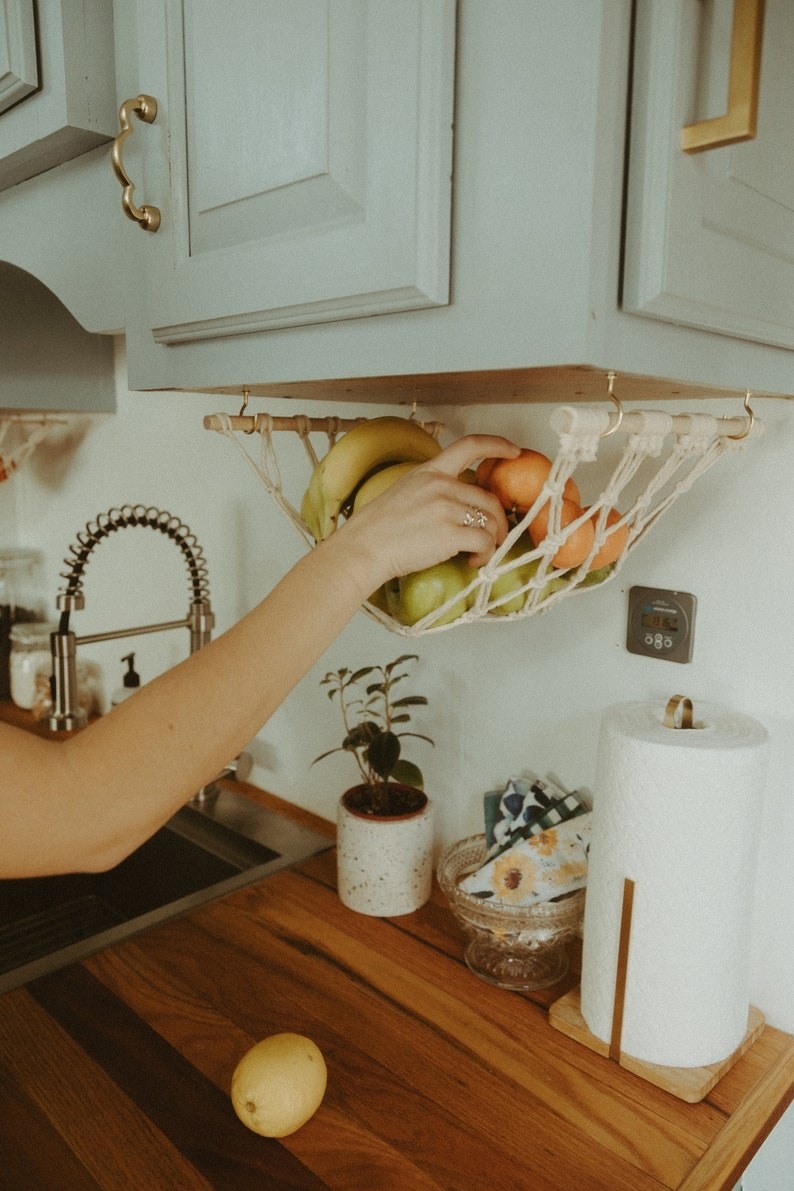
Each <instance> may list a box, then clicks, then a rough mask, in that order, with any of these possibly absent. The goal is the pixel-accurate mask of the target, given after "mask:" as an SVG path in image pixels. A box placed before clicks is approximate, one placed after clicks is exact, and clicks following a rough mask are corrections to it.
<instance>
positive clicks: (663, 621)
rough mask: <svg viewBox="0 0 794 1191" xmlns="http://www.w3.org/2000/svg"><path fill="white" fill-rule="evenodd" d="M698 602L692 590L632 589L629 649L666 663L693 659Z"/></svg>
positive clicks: (628, 626) (628, 624)
mask: <svg viewBox="0 0 794 1191" xmlns="http://www.w3.org/2000/svg"><path fill="white" fill-rule="evenodd" d="M696 603H697V601H696V600H695V597H694V596H693V595H691V594H690V593H689V592H688V591H666V590H665V589H664V588H661V587H632V588H630V589H629V614H628V623H627V626H626V649H628V651H629V653H639V654H643V655H644V656H645V657H649V658H660V659H662V660H663V661H666V662H688V661H691V659H692V646H693V643H694V636H695V605H696Z"/></svg>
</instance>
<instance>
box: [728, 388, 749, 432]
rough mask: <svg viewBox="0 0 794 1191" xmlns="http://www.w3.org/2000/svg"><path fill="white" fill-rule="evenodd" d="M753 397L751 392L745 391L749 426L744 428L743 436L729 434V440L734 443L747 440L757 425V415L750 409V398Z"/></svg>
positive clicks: (745, 406) (745, 405)
mask: <svg viewBox="0 0 794 1191" xmlns="http://www.w3.org/2000/svg"><path fill="white" fill-rule="evenodd" d="M751 396H752V394H751V392H750V390H749V389H745V391H744V408H745V410H746V411H747V417H748V422H747V425H746V427H745V428H744V430H743V431H742V432H741V434H729V435H728V436H727V437H728V438H730V439H733V441H734V442H739V441H740V440H741V439H743V438H747V435H748V434H750V432H751V431H752V429H753V426H754V425H755V414H754V413H753V411H752V409H751V407H750V397H751Z"/></svg>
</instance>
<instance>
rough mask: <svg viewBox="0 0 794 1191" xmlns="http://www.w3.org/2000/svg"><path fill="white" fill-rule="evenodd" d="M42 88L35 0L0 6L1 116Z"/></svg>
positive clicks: (9, 0) (4, 2) (4, 1)
mask: <svg viewBox="0 0 794 1191" xmlns="http://www.w3.org/2000/svg"><path fill="white" fill-rule="evenodd" d="M38 85H39V64H38V59H37V57H36V22H35V15H34V11H33V0H2V3H0V115H2V113H3V112H6V111H8V109H9V108H11V107H13V106H14V104H16V103H19V102H20V100H22V99H24V98H25V96H26V95H30V93H31V92H32V91H35V90H36V88H37V87H38Z"/></svg>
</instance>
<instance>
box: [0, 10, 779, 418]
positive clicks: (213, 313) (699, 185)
mask: <svg viewBox="0 0 794 1191" xmlns="http://www.w3.org/2000/svg"><path fill="white" fill-rule="evenodd" d="M1 2H3V0H0V3H1ZM735 2H736V3H738V4H739V5H742V6H745V5H747V4H755V3H757V0H708V3H703V0H674V2H673V0H587V3H582V2H581V0H557V2H556V3H554V4H550V3H548V2H547V0H490V2H489V3H487V4H485V3H482V0H457V3H455V0H401V2H400V3H399V4H395V3H394V2H393V0H356V2H355V3H354V2H353V0H238V2H237V3H235V4H234V5H232V6H227V8H224V10H223V15H222V18H221V17H219V15H218V8H217V6H215V7H213V6H211V5H207V4H206V3H201V2H200V0H116V2H115V4H114V6H113V10H114V11H113V15H114V39H115V74H116V93H115V100H114V120H115V119H116V115H117V113H118V109H119V108H120V107H121V105H122V104H123V103H126V101H130V100H131V101H133V105H134V103H135V99H136V97H138V96H141V95H147V96H152V97H154V98H155V99H156V101H157V114H156V117H155V118H154V120H153V121H151V122H149V123H145V122H143V121H139V120H138V119H137V118H134V119H133V120H132V122H131V129H130V130H129V132H127V133H126V134H125V136H124V145H123V167H124V173H125V175H126V176H127V177H128V178H129V179H130V180H131V184H132V186H133V190H134V196H133V200H132V201H133V203H134V204H137V205H138V207H141V206H143V205H146V206H150V207H156V208H158V210H159V212H160V216H161V218H160V223H159V228H158V230H157V231H151V230H142V229H141V227H138V226H136V225H135V222H134V221H131V220H129V219H127V218H125V214H124V210H123V209H122V201H121V199H122V195H121V189H120V187H119V183H118V180H117V178H116V177H115V176H114V171H113V168H112V164H111V151H110V148H109V147H107V146H106V147H104V148H103V147H99V148H95V149H93V150H92V151H90V152H88V153H85V154H84V155H83V156H82V157H80V158H77V159H76V160H72V161H70V162H65V163H63V164H62V165H60V166H58V167H57V168H54V169H51V170H50V171H49V172H48V173H45V174H40V175H38V176H36V177H31V178H28V179H27V180H26V181H24V182H22V183H20V184H19V185H17V186H14V187H11V188H10V189H9V190H6V191H4V192H3V193H1V194H0V260H3V259H5V260H8V261H11V262H12V263H14V264H16V265H18V266H19V267H21V268H23V269H25V270H27V271H28V272H30V273H32V274H33V275H35V276H37V277H40V278H41V280H42V281H44V283H45V284H46V285H47V286H48V287H49V288H50V289H51V290H52V291H53V293H55V294H56V295H57V296H58V297H59V298H60V300H61V301H63V302H64V303H65V304H66V305H67V306H68V308H69V309H70V310H71V311H72V312H73V314H74V315H75V317H76V318H77V319H78V321H79V322H80V323H81V324H82V325H83V326H84V327H85V328H86V329H88V330H90V331H103V332H107V331H115V330H119V329H121V330H124V331H125V332H126V343H127V363H128V370H129V383H130V386H131V387H132V388H133V389H141V390H168V389H177V390H185V391H195V390H211V391H214V392H221V393H225V392H234V393H235V394H239V393H240V391H241V390H243V389H248V390H250V392H251V393H253V394H257V393H262V394H274V395H278V394H284V395H290V396H292V397H295V398H302V397H303V398H318V397H319V398H327V399H328V400H331V401H337V402H345V401H368V400H375V401H383V402H390V403H394V402H399V403H409V404H410V403H411V402H413V401H414V400H416V401H418V402H419V401H421V402H423V403H424V402H432V403H437V404H443V403H452V402H456V401H460V402H488V401H524V400H534V401H538V400H548V401H554V402H565V401H571V400H577V399H579V400H602V399H603V398H604V395H605V392H606V374H607V373H608V372H615V373H616V374H617V376H618V378H619V382H618V389H619V392H620V394H621V397H623V398H624V399H627V400H629V399H631V398H632V397H636V398H638V399H643V400H645V399H648V398H653V399H658V398H662V397H665V396H670V397H672V396H678V395H681V396H686V397H691V396H698V395H703V396H706V395H709V396H710V395H714V394H723V393H725V394H743V393H744V392H745V390H746V389H751V390H752V391H753V392H754V393H756V394H764V393H775V394H786V395H788V394H792V393H794V379H793V378H794V368H792V363H793V362H794V357H792V350H794V296H792V295H794V276H792V275H791V264H790V262H791V261H792V260H794V251H793V250H794V223H792V218H791V216H792V201H791V199H790V198H789V197H788V196H789V195H790V194H792V193H794V170H792V168H791V167H790V165H789V162H790V152H789V144H790V141H791V135H790V134H791V131H792V130H791V127H790V125H791V120H792V118H794V117H792V116H791V115H790V113H791V112H794V104H793V103H792V102H791V101H792V98H793V97H792V95H791V88H792V83H791V74H790V71H789V70H788V64H787V62H786V59H785V50H784V47H785V46H787V45H789V44H790V42H791V36H793V35H794V29H792V20H793V19H794V18H792V6H791V5H790V4H789V3H787V0H767V4H766V22H765V29H764V40H763V46H762V62H761V74H760V92H759V114H758V135H757V138H756V139H755V140H754V141H750V142H747V143H744V144H738V145H728V146H724V147H721V148H718V149H715V150H714V151H712V152H710V153H705V154H704V153H699V154H695V155H692V154H688V153H686V152H685V151H684V149H683V148H682V147H681V128H682V126H683V125H685V124H689V123H692V122H693V121H696V120H699V119H702V118H705V117H708V116H710V115H712V114H714V112H715V111H719V110H720V109H722V108H724V105H725V97H726V93H727V79H728V72H729V65H730V59H731V26H732V17H733V12H734V3H735ZM5 3H6V4H10V3H11V0H5ZM14 3H15V6H16V5H21V4H22V3H23V0H14ZM97 4H98V6H99V7H101V8H104V9H105V10H107V8H108V7H109V5H108V4H107V3H105V4H99V0H97ZM67 7H72V6H68V5H67V4H66V3H65V0H62V2H61V3H59V2H58V0H41V3H40V5H39V6H38V11H39V17H40V20H41V21H42V24H43V21H44V16H45V13H49V14H50V15H51V13H52V12H53V11H56V12H62V11H65V10H66V9H67ZM74 7H78V6H74ZM79 7H82V8H83V9H84V10H85V11H86V12H88V11H89V9H90V8H91V6H90V5H89V4H88V3H83V4H82V5H80V6H79ZM67 57H70V55H67ZM111 58H112V53H111V54H109V61H110V59H111ZM111 65H112V63H111ZM39 95H40V93H39V92H35V93H33V94H31V95H30V96H28V97H27V98H25V99H23V100H22V101H21V102H20V103H18V104H17V105H16V106H14V107H11V108H10V109H9V110H8V111H7V112H6V113H5V114H4V115H2V116H0V130H2V127H3V122H4V121H6V120H10V119H11V118H12V117H13V116H14V115H15V113H17V112H22V111H23V110H24V109H25V108H26V107H27V105H28V104H29V103H31V102H32V101H34V100H35V99H37V98H38V97H39ZM118 131H119V129H118V123H117V122H116V124H115V128H114V135H115V134H117V133H118ZM119 152H120V149H118V150H117V156H118V153H119ZM117 164H118V162H117ZM128 198H129V195H128ZM127 206H128V208H129V202H128V204H127ZM790 224H791V226H790ZM53 227H55V228H57V229H58V230H59V231H60V232H61V235H60V238H59V239H58V240H57V241H56V240H54V239H53V240H51V239H50V234H51V229H52V228H53Z"/></svg>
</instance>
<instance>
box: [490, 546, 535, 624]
mask: <svg viewBox="0 0 794 1191" xmlns="http://www.w3.org/2000/svg"><path fill="white" fill-rule="evenodd" d="M532 550H534V546H533V545H532V541H531V539H530V537H529V535H528V534H522V535H521V537H519V538H518V539H517V540H516V541H515V542H514V543H513V545H512V546H511V547H510V549H509V550H508V551H507V552H506V553H505V555H504V557H503V558H502V559H501V561H500V563H499V566H500V567H501V566H503V565H504V564H505V563H510V562H514V561H516V560H518V559H520V558H523V557H524V555H526V554H529V553H530V552H531V551H532ZM539 566H540V559H537V558H533V559H530V560H528V561H527V562H525V563H520V564H519V565H518V566H515V567H511V568H510V570H507V571H502V572H501V573H500V574H498V575H497V576H496V578H495V579H494V581H493V583H492V584H491V592H490V595H489V597H488V602H489V604H492V605H493V602H494V601H495V600H500V599H502V598H503V597H504V596H507V595H510V597H511V598H510V599H506V600H504V603H501V604H496V605H494V606H492V607H489V609H488V615H489V616H509V614H510V613H511V612H520V611H521V609H522V608H523V607H524V604H525V602H526V598H527V595H528V592H526V591H521V588H522V587H523V586H524V584H525V583H529V581H530V580H531V578H532V576H533V575H534V574H535V572H536V571H537V569H538V567H539ZM514 592H515V593H516V594H514V595H513V594H511V593H514Z"/></svg>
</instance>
